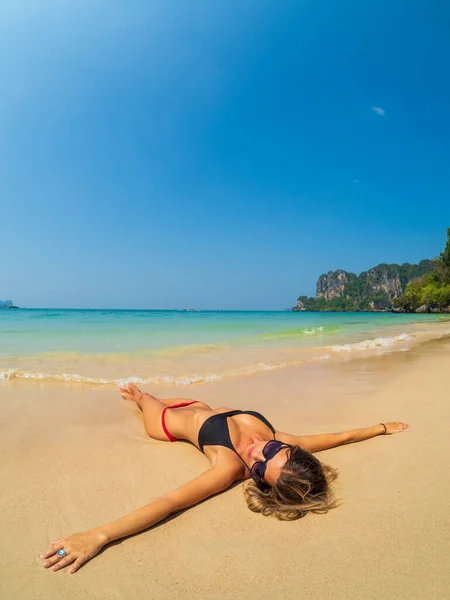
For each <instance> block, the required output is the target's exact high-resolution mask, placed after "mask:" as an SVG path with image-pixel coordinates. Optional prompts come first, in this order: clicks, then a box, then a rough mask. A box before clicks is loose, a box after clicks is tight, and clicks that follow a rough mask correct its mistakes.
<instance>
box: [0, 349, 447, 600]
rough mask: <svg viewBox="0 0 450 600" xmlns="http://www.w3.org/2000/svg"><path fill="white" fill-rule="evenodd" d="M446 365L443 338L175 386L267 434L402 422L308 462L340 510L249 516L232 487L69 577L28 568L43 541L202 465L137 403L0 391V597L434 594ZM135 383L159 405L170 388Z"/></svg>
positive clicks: (440, 587)
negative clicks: (323, 472)
mask: <svg viewBox="0 0 450 600" xmlns="http://www.w3.org/2000/svg"><path fill="white" fill-rule="evenodd" d="M449 364H450V343H449V340H440V341H433V342H429V343H428V344H422V345H420V346H419V347H416V348H415V349H412V350H410V351H408V352H398V353H390V354H385V355H381V356H378V357H373V358H364V359H360V360H358V359H356V360H352V361H348V362H340V363H339V364H338V363H335V364H327V365H324V364H320V365H315V366H314V368H311V369H308V370H305V369H302V368H301V367H298V366H294V367H290V368H287V369H284V370H278V371H270V372H262V373H258V374H255V375H251V376H248V377H243V378H238V379H234V380H227V381H219V382H211V383H209V384H208V385H203V386H196V385H191V386H186V387H185V388H183V395H186V396H187V397H194V398H198V399H199V400H205V401H208V402H209V403H210V404H211V405H213V406H231V407H236V408H247V409H256V410H259V411H261V412H262V413H263V414H264V415H265V416H267V418H268V419H269V420H270V421H272V422H273V423H274V425H275V426H276V427H277V428H278V429H280V430H287V431H292V432H293V433H296V434H302V433H311V434H314V433H320V432H326V431H339V430H342V429H351V428H353V427H363V426H365V425H370V424H373V423H376V422H379V421H385V420H388V421H389V420H403V421H405V422H409V423H410V425H411V430H409V431H408V432H407V433H403V434H399V435H396V436H387V437H384V436H379V437H377V438H374V439H372V440H369V441H367V442H363V443H361V444H357V445H356V444H355V445H348V446H344V447H341V448H336V449H332V450H329V451H327V452H324V453H321V454H319V455H318V456H319V458H320V459H321V460H323V461H325V462H327V463H330V464H331V465H333V466H334V467H337V468H338V470H339V472H340V476H339V478H338V480H337V485H336V487H335V489H336V495H337V496H338V498H339V499H340V500H341V506H340V507H339V508H337V509H336V510H334V511H332V512H330V513H329V514H327V515H309V516H308V517H306V518H305V519H301V520H299V521H295V522H279V521H277V520H275V519H270V518H265V517H262V516H261V515H256V514H254V513H251V512H250V511H249V510H248V509H247V507H246V505H245V501H244V499H243V497H242V485H237V486H235V487H234V488H233V489H231V490H229V491H227V492H225V493H223V494H220V495H218V496H216V497H214V498H212V499H210V500H208V501H205V502H203V503H201V504H199V505H197V506H196V507H193V508H191V509H190V510H188V511H185V512H183V513H182V514H180V515H176V516H174V517H172V518H170V519H168V520H167V522H166V523H164V524H161V525H158V526H156V527H154V528H152V529H151V530H149V531H147V532H144V533H142V534H139V535H137V536H134V537H131V538H128V539H126V540H123V541H121V542H119V543H117V544H114V545H112V546H111V547H109V548H107V549H105V550H104V551H103V552H102V553H101V554H100V555H99V556H98V557H96V558H95V559H94V560H93V561H91V562H89V563H88V564H87V565H86V566H84V567H83V568H82V569H81V570H80V571H79V572H78V573H77V574H75V575H74V576H72V577H69V578H68V577H67V576H66V574H65V573H64V572H58V573H52V572H48V571H46V570H44V569H42V567H40V561H39V558H38V557H39V554H40V552H42V550H43V549H44V548H45V547H46V546H47V545H48V542H49V541H50V540H52V539H57V538H58V537H61V536H64V535H68V534H70V533H72V532H74V531H80V530H84V529H88V528H91V527H94V526H96V525H99V524H101V523H103V522H107V521H109V520H113V519H115V518H117V517H119V516H121V515H123V514H124V513H125V512H129V511H131V510H133V509H135V508H137V507H138V506H141V505H143V504H146V503H148V502H149V501H151V500H152V499H154V498H155V497H158V496H159V495H161V494H163V493H165V492H167V491H169V490H171V489H174V488H175V487H177V486H178V485H181V484H183V483H185V482H186V481H188V480H189V479H191V478H193V477H195V476H197V475H198V474H200V473H201V472H203V471H204V470H205V469H206V468H207V466H208V462H207V460H206V459H205V457H204V456H203V455H202V454H201V453H200V452H198V451H197V450H196V449H195V448H194V447H192V446H190V445H188V444H185V443H176V444H169V443H164V442H156V441H153V440H151V439H150V438H148V436H146V434H145V432H144V430H143V426H142V418H141V415H140V413H139V411H138V409H137V408H136V407H135V406H134V405H132V404H131V403H129V402H127V401H125V400H121V399H120V398H119V395H118V393H116V392H115V391H113V390H111V388H99V387H95V386H89V385H83V386H72V385H67V384H66V385H55V386H53V385H52V386H48V385H44V386H41V385H36V384H35V383H30V382H26V381H21V382H18V381H15V382H14V381H10V382H3V384H2V385H0V427H1V433H2V435H1V436H0V452H1V453H2V457H3V469H2V475H1V478H2V480H1V487H0V490H1V491H0V499H1V502H2V507H3V511H2V519H3V522H2V525H3V532H4V535H3V537H2V541H1V542H0V553H1V564H2V567H1V571H2V577H1V581H0V589H2V591H3V595H4V596H5V597H7V598H10V599H11V600H16V599H17V600H19V598H20V599H21V598H24V597H30V590H34V591H33V596H32V597H33V600H34V599H36V600H41V599H42V600H43V599H44V598H47V597H48V596H49V595H60V596H61V597H64V598H65V599H67V600H75V599H76V598H79V597H80V596H85V597H88V598H92V599H94V600H96V599H98V600H104V598H105V597H108V598H112V599H116V598H117V600H119V598H123V597H128V596H129V595H133V597H134V598H135V599H136V600H144V598H145V599H146V600H147V599H148V598H155V599H156V598H158V599H159V598H169V597H170V598H175V599H177V598H180V599H181V598H184V599H189V600H191V599H192V600H194V599H195V600H198V598H201V599H203V598H205V599H208V600H209V599H217V600H219V599H220V600H222V599H225V600H228V599H229V600H231V599H232V598H233V599H235V598H241V599H244V600H247V599H248V600H250V598H254V596H255V593H257V594H258V596H259V597H261V598H263V599H264V600H265V599H269V598H273V596H274V594H275V595H276V596H277V597H282V598H283V599H287V600H291V599H292V600H297V598H298V597H299V595H300V596H302V597H305V598H308V600H309V599H311V600H323V599H324V598H328V597H333V598H337V599H339V600H340V599H342V600H347V599H353V598H355V599H356V598H368V599H372V598H373V599H374V600H375V599H377V600H378V599H379V598H380V597H381V598H392V597H395V598H396V600H397V599H398V600H403V599H405V600H407V599H408V600H410V599H411V598H415V599H422V598H423V599H424V600H425V599H427V600H429V598H430V597H433V595H435V596H436V597H444V596H445V590H446V589H448V588H447V587H446V582H445V581H444V579H445V577H446V573H447V567H446V565H447V561H448V558H449V556H448V543H447V542H448V534H449V532H450V531H449V521H448V516H447V513H448V510H447V498H448V482H447V480H446V478H445V473H447V472H448V467H449V459H448V458H447V457H448V455H449V450H450V448H449V445H450V444H449V441H448V435H447V433H446V432H447V428H448V425H447V424H448V422H449V418H450V414H449V412H450V407H449V403H448V382H447V380H448V372H447V371H448V365H449ZM144 389H146V390H148V391H152V392H153V393H155V394H157V395H158V394H160V395H163V396H166V397H168V396H170V395H172V394H171V393H170V390H173V391H177V392H178V391H179V390H178V389H177V388H174V387H172V388H168V387H160V388H149V387H148V386H144ZM17 473H20V477H17ZM19 515H20V518H18V517H19ZM393 590H395V592H393Z"/></svg>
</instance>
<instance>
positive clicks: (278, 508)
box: [244, 446, 338, 521]
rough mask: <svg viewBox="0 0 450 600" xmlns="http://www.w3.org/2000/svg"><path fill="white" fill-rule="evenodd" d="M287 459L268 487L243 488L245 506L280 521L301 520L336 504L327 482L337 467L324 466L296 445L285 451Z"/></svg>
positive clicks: (253, 484)
mask: <svg viewBox="0 0 450 600" xmlns="http://www.w3.org/2000/svg"><path fill="white" fill-rule="evenodd" d="M287 457H288V460H287V462H286V464H285V465H284V467H283V469H282V470H281V475H280V477H279V478H278V480H277V481H276V482H275V483H274V484H273V485H271V486H261V485H257V484H256V483H254V482H250V483H249V484H248V485H247V486H246V487H245V489H244V495H245V499H246V501H247V506H248V507H249V509H250V510H252V511H253V512H258V513H262V514H263V515H264V516H265V517H268V516H274V517H277V519H280V520H282V521H293V520H295V519H301V518H302V517H304V516H305V515H307V514H308V513H309V512H312V513H319V514H323V513H327V512H328V511H329V510H331V509H332V508H336V507H337V506H338V502H337V501H336V500H335V499H334V497H333V492H332V490H331V488H330V483H331V482H332V481H334V480H335V479H336V477H337V476H338V473H337V470H336V469H333V468H332V467H330V466H328V465H324V464H323V463H321V462H320V460H318V459H317V458H316V457H315V456H313V455H312V454H310V453H309V452H306V450H303V449H302V448H300V447H299V446H292V447H291V448H289V450H288V452H287Z"/></svg>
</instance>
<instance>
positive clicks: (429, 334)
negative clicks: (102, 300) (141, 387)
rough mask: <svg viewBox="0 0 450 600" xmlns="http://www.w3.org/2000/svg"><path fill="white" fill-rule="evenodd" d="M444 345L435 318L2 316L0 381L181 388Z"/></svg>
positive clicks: (22, 312) (37, 312)
mask: <svg viewBox="0 0 450 600" xmlns="http://www.w3.org/2000/svg"><path fill="white" fill-rule="evenodd" d="M446 336H450V315H437V314H424V315H419V314H417V315H408V314H394V313H364V312H360V313H318V312H288V311H280V312H276V311H174V310H76V309H72V310H69V309H18V310H14V309H3V310H0V380H14V379H27V380H30V381H36V382H40V383H41V384H45V383H49V384H50V383H51V382H57V381H64V382H71V383H74V384H78V383H88V384H90V385H122V384H124V383H125V382H126V381H134V382H136V383H142V384H157V385H170V386H172V385H176V386H183V385H188V384H192V383H199V384H201V383H207V382H209V381H217V380H220V379H224V378H230V377H243V376H248V375H251V374H252V373H257V372H260V371H265V370H271V369H283V368H288V367H290V366H292V365H298V364H308V363H315V362H317V361H339V360H346V361H347V360H352V359H354V358H360V357H362V356H369V355H372V354H385V353H390V352H398V351H408V350H409V349H411V348H412V347H413V346H415V345H417V344H419V343H422V342H426V341H428V340H430V339H436V338H441V337H446Z"/></svg>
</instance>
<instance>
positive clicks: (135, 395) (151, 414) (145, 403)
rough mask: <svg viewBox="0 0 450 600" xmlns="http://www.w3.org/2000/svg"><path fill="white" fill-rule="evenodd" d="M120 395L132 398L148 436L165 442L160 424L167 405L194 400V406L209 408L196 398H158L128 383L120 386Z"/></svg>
mask: <svg viewBox="0 0 450 600" xmlns="http://www.w3.org/2000/svg"><path fill="white" fill-rule="evenodd" d="M120 395H121V396H122V398H125V400H134V402H136V404H137V405H138V406H139V408H140V409H141V411H142V416H143V418H144V427H145V431H146V432H147V433H148V435H149V436H151V437H152V438H154V439H156V440H160V441H163V442H167V441H168V439H167V435H166V434H165V432H164V430H163V428H162V424H161V414H162V412H163V410H164V409H165V408H167V407H168V406H169V407H170V406H173V405H175V404H180V403H181V402H196V406H199V405H201V406H203V407H204V408H210V407H209V406H207V405H206V404H203V402H198V403H197V401H196V400H189V399H188V398H168V399H166V400H160V399H159V398H156V397H155V396H152V395H151V394H148V393H146V392H141V390H140V389H139V388H138V387H137V386H136V385H134V383H129V384H128V387H126V388H120Z"/></svg>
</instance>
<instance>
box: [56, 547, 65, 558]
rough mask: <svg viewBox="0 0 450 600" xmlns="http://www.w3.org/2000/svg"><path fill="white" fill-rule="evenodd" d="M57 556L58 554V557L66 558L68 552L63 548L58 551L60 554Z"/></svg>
mask: <svg viewBox="0 0 450 600" xmlns="http://www.w3.org/2000/svg"><path fill="white" fill-rule="evenodd" d="M56 554H58V556H65V555H66V551H65V550H63V549H62V548H61V550H58V552H57V553H56Z"/></svg>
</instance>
